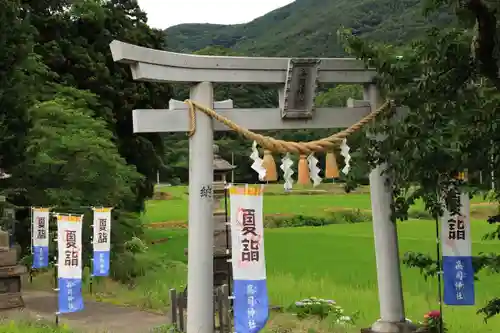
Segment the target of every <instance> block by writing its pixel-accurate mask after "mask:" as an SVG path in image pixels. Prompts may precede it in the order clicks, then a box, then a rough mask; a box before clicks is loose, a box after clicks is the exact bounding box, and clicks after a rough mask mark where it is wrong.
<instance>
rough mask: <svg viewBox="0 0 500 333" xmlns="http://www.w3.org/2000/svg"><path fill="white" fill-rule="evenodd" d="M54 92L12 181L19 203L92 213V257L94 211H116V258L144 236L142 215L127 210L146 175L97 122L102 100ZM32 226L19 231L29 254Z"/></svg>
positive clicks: (33, 113) (35, 114) (25, 223)
mask: <svg viewBox="0 0 500 333" xmlns="http://www.w3.org/2000/svg"><path fill="white" fill-rule="evenodd" d="M54 88H55V89H56V90H55V92H54V96H53V98H52V99H51V100H48V101H42V102H39V103H37V104H35V105H34V106H33V107H32V108H31V110H30V117H31V119H33V127H32V128H31V129H30V130H29V131H28V134H27V137H26V151H25V154H24V156H23V157H24V161H23V163H21V164H20V165H18V167H17V168H16V169H15V171H14V173H13V177H12V181H13V182H14V184H16V185H17V187H18V188H20V189H22V190H21V191H20V192H18V193H17V200H16V201H19V200H21V198H22V201H23V202H27V203H30V204H31V205H35V206H46V207H47V206H49V207H52V208H53V209H54V210H55V211H63V212H66V211H67V212H71V213H76V214H78V213H82V214H86V218H85V228H84V240H85V241H84V246H85V247H86V248H87V249H88V251H87V252H86V253H91V244H90V241H89V240H90V232H91V229H90V226H91V224H92V217H91V216H90V215H91V214H90V207H92V206H104V207H114V212H113V215H114V216H113V221H114V223H113V229H112V230H113V233H112V240H113V242H112V244H113V246H114V251H113V252H114V255H117V254H118V255H119V253H121V252H122V250H123V249H122V248H121V247H123V243H124V242H125V241H127V240H130V239H131V238H132V236H135V235H140V232H141V222H140V219H139V216H138V215H136V216H132V215H130V214H128V213H127V212H126V211H123V208H126V207H129V206H130V202H134V201H135V195H134V192H133V189H134V187H135V184H136V183H137V181H138V180H140V178H141V175H140V174H139V173H138V172H137V171H136V169H135V167H133V166H130V165H127V163H126V161H125V160H124V159H123V158H122V157H121V156H120V154H119V152H118V149H117V147H116V145H115V143H113V140H112V139H113V134H112V132H111V131H110V130H109V129H108V128H107V124H106V122H105V121H104V120H103V119H101V118H98V117H95V111H94V110H98V109H99V108H100V105H99V103H98V101H97V97H96V96H95V95H93V94H91V93H88V92H85V91H79V90H77V89H75V88H71V87H64V86H55V87H54ZM29 223H30V221H29V218H26V219H23V220H21V227H20V228H19V227H18V228H16V240H17V241H18V242H19V243H20V245H21V247H22V248H23V249H27V248H29V245H30V241H31V239H30V238H31V237H30V234H29V230H30V228H29Z"/></svg>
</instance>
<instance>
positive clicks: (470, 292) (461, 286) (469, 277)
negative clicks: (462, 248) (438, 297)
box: [443, 257, 474, 305]
mask: <svg viewBox="0 0 500 333" xmlns="http://www.w3.org/2000/svg"><path fill="white" fill-rule="evenodd" d="M443 280H444V303H445V304H446V305H474V269H473V267H472V258H471V257H443Z"/></svg>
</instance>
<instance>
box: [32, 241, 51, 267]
mask: <svg viewBox="0 0 500 333" xmlns="http://www.w3.org/2000/svg"><path fill="white" fill-rule="evenodd" d="M48 266H49V247H48V246H34V247H33V266H32V267H33V268H35V269H39V268H44V267H48Z"/></svg>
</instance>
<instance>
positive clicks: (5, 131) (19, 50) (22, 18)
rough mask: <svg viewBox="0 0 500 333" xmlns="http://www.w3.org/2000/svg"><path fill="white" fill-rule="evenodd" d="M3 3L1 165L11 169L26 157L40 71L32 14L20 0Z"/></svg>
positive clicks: (0, 29) (0, 22)
mask: <svg viewBox="0 0 500 333" xmlns="http://www.w3.org/2000/svg"><path fill="white" fill-rule="evenodd" d="M0 7H1V8H2V10H1V12H0V151H1V156H0V169H3V170H5V171H7V172H10V170H11V168H13V167H14V166H16V165H17V164H18V163H19V162H20V161H21V160H22V156H23V154H22V152H23V150H24V143H25V136H26V132H27V130H28V128H29V117H28V111H27V110H28V109H29V108H30V107H31V105H32V103H33V101H34V96H33V92H34V91H35V87H36V84H37V82H38V81H37V79H38V76H37V74H38V72H39V71H41V70H42V69H43V68H42V66H41V64H40V63H39V62H38V60H37V58H36V56H35V54H34V53H33V46H34V42H33V33H34V30H33V29H32V26H31V25H30V21H29V15H28V13H27V12H26V11H25V10H24V9H23V7H22V6H21V4H20V1H17V0H1V1H0Z"/></svg>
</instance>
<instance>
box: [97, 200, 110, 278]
mask: <svg viewBox="0 0 500 333" xmlns="http://www.w3.org/2000/svg"><path fill="white" fill-rule="evenodd" d="M111 210H112V208H93V211H94V225H93V229H94V236H93V242H92V243H93V246H94V256H93V259H92V267H93V268H92V275H93V276H109V258H110V251H111Z"/></svg>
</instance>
